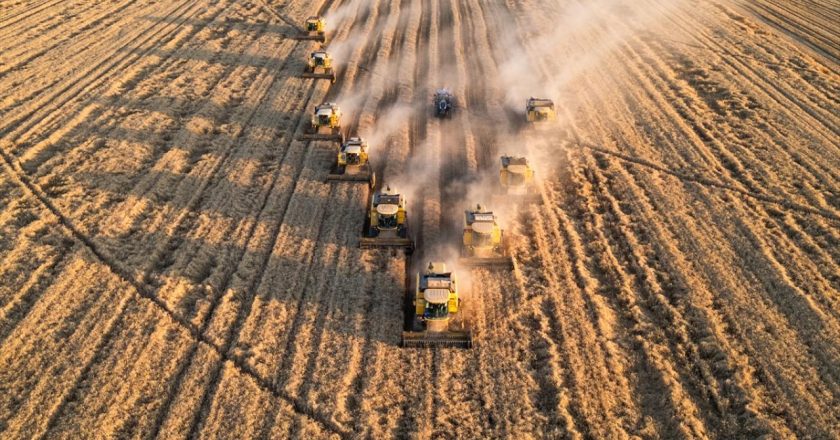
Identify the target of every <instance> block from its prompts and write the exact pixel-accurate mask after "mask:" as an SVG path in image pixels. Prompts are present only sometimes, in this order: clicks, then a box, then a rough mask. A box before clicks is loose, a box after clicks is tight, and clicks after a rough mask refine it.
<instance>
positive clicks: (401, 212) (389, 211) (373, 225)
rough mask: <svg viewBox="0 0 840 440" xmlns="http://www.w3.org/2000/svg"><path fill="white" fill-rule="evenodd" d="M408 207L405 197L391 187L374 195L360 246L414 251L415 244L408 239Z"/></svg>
mask: <svg viewBox="0 0 840 440" xmlns="http://www.w3.org/2000/svg"><path fill="white" fill-rule="evenodd" d="M406 206H407V203H406V200H405V196H403V195H402V194H400V193H399V192H398V191H396V190H393V189H391V187H390V186H386V187H385V190H384V191H380V192H376V193H374V194H373V195H372V196H371V198H370V209H369V210H368V215H367V220H366V221H365V236H363V237H362V238H361V239H360V240H359V246H360V247H361V248H363V249H369V248H378V247H401V248H405V249H406V250H407V251H408V252H411V251H413V250H414V242H413V241H412V240H411V239H410V238H409V237H408V217H407V215H406Z"/></svg>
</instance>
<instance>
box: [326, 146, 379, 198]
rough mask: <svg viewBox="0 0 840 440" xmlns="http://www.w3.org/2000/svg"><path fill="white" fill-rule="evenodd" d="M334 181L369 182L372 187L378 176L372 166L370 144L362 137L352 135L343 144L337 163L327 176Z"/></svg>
mask: <svg viewBox="0 0 840 440" xmlns="http://www.w3.org/2000/svg"><path fill="white" fill-rule="evenodd" d="M327 180H332V181H352V182H367V183H368V184H369V185H370V187H371V188H373V187H374V186H375V184H376V177H375V174H374V172H373V169H372V167H371V166H370V161H369V157H368V144H367V142H365V141H364V139H362V138H360V137H351V138H349V139H347V141H345V142H343V143H342V144H341V148H340V149H339V151H338V155H337V157H336V165H335V168H334V169H333V171H332V172H331V173H330V174H329V175H328V176H327Z"/></svg>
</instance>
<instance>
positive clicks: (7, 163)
mask: <svg viewBox="0 0 840 440" xmlns="http://www.w3.org/2000/svg"><path fill="white" fill-rule="evenodd" d="M7 148H8V147H7V146H5V145H3V146H0V156H2V159H3V168H4V169H5V170H6V171H7V173H8V174H9V175H10V176H11V180H12V181H14V182H15V183H16V184H17V185H18V186H19V187H20V188H21V189H23V191H24V192H25V193H27V194H29V195H30V196H31V197H33V198H35V199H36V200H37V201H38V202H39V203H40V204H41V205H43V206H44V207H45V208H46V209H47V210H48V211H49V212H50V213H51V214H52V215H53V216H54V217H56V218H57V219H58V222H59V223H60V225H61V227H62V229H64V230H65V231H67V233H68V235H70V236H72V237H73V238H74V239H76V240H78V241H79V242H81V243H82V244H83V245H84V246H85V247H86V248H87V249H88V250H90V252H91V253H92V254H93V255H94V256H95V257H96V259H97V260H99V261H100V262H102V264H104V265H105V266H107V267H108V268H109V270H110V271H111V272H112V273H114V274H115V275H117V276H118V277H120V278H122V279H123V280H124V281H125V282H127V283H128V284H130V285H131V286H132V287H133V288H134V291H135V293H137V294H138V295H139V296H140V297H142V298H145V299H147V300H149V301H151V302H152V303H153V304H154V305H155V306H156V307H157V308H158V309H160V310H161V311H162V312H163V313H165V314H166V315H167V316H168V317H169V318H170V319H171V320H172V321H173V322H174V323H175V324H176V325H178V326H180V327H181V328H183V329H184V330H186V331H187V333H189V334H190V336H191V337H192V338H193V339H194V340H195V341H197V342H200V343H202V344H205V345H207V346H208V347H209V348H211V349H212V350H213V351H214V352H215V353H216V354H217V355H218V356H219V357H220V358H221V360H222V361H225V362H230V363H231V365H233V366H234V367H235V369H236V370H237V371H238V372H240V373H241V374H244V375H246V376H249V377H251V378H252V379H253V380H254V382H255V383H256V384H257V385H258V386H259V387H260V388H262V389H263V390H265V391H267V392H269V393H271V394H272V395H273V396H274V397H276V398H278V399H281V400H284V401H286V402H288V403H289V404H290V405H291V406H292V408H294V410H295V412H297V413H300V414H302V415H304V416H307V417H309V418H311V419H312V420H314V421H316V422H318V423H319V424H320V425H322V426H324V427H325V428H327V429H328V430H330V431H332V432H334V433H336V434H338V435H339V436H341V437H342V438H350V433H348V432H347V431H346V430H345V429H344V428H343V427H342V426H339V425H337V424H335V423H334V422H332V421H331V420H329V419H328V418H326V417H324V416H322V415H320V414H319V413H317V412H316V411H314V410H312V409H311V408H310V407H309V406H308V405H306V404H305V403H302V402H300V401H299V400H297V399H295V398H294V397H292V396H290V395H288V394H287V393H286V392H284V391H283V390H282V389H281V388H280V387H278V386H275V385H274V384H272V383H271V382H269V381H268V380H265V379H263V378H262V377H260V375H259V374H258V373H257V372H256V371H254V370H253V369H252V368H251V367H250V366H248V365H247V363H246V362H244V361H242V360H241V359H239V357H237V356H231V355H229V354H228V353H227V352H226V351H224V350H223V349H222V347H219V346H218V345H216V344H215V343H213V342H212V341H210V340H209V339H207V338H206V336H204V335H203V334H202V333H201V331H200V330H199V329H198V327H196V326H195V324H193V323H191V322H189V321H187V320H186V319H184V318H182V317H181V316H179V315H178V314H177V313H175V312H174V311H173V310H171V309H170V308H169V307H168V306H167V305H166V303H164V302H163V301H162V300H160V299H159V298H158V297H156V296H155V295H154V294H153V293H151V292H149V291H148V290H147V289H146V287H145V286H144V285H143V284H142V283H140V282H139V281H138V280H137V279H136V278H135V276H134V275H133V274H132V273H131V272H130V271H129V270H127V269H125V268H123V267H122V266H121V265H120V264H119V263H118V262H116V261H113V260H112V259H111V258H110V257H108V256H106V255H105V254H104V253H103V252H102V251H100V250H99V248H98V247H97V245H96V243H94V242H93V240H92V239H91V238H89V237H87V236H86V235H85V234H84V233H82V232H81V230H79V228H78V227H77V226H76V225H75V224H74V223H73V222H72V220H70V219H69V218H68V217H67V216H65V215H64V214H63V213H61V211H59V210H58V209H57V208H56V207H55V205H53V204H52V202H51V201H50V200H49V198H48V197H47V196H46V195H45V194H44V193H43V191H42V190H41V189H40V188H39V187H38V186H37V185H36V184H34V183H33V182H31V181H30V180H29V178H28V177H26V174H25V173H24V172H23V170H22V169H20V166H19V165H17V164H16V161H15V160H14V158H13V157H12V156H11V155H10V154H9V153H8V152H7ZM103 340H104V341H107V338H105V339H103Z"/></svg>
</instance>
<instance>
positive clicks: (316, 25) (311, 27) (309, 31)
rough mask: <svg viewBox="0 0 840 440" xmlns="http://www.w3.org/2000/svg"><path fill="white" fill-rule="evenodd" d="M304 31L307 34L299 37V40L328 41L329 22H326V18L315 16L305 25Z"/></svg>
mask: <svg viewBox="0 0 840 440" xmlns="http://www.w3.org/2000/svg"><path fill="white" fill-rule="evenodd" d="M303 29H304V31H305V33H304V34H303V35H301V36H299V37H298V38H297V39H298V40H315V41H320V42H325V41H327V35H326V33H327V21H326V20H324V17H320V16H317V15H313V16H311V17H309V18H307V19H306V22H305V23H304V24H303Z"/></svg>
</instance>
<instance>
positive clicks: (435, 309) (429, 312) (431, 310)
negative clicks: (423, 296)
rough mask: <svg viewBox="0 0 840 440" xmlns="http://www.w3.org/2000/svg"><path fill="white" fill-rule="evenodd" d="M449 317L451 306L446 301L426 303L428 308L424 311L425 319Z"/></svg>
mask: <svg viewBox="0 0 840 440" xmlns="http://www.w3.org/2000/svg"><path fill="white" fill-rule="evenodd" d="M448 317H449V307H448V306H447V304H446V303H443V304H431V303H426V310H425V312H424V313H423V318H425V319H432V320H434V319H446V318H448Z"/></svg>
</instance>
